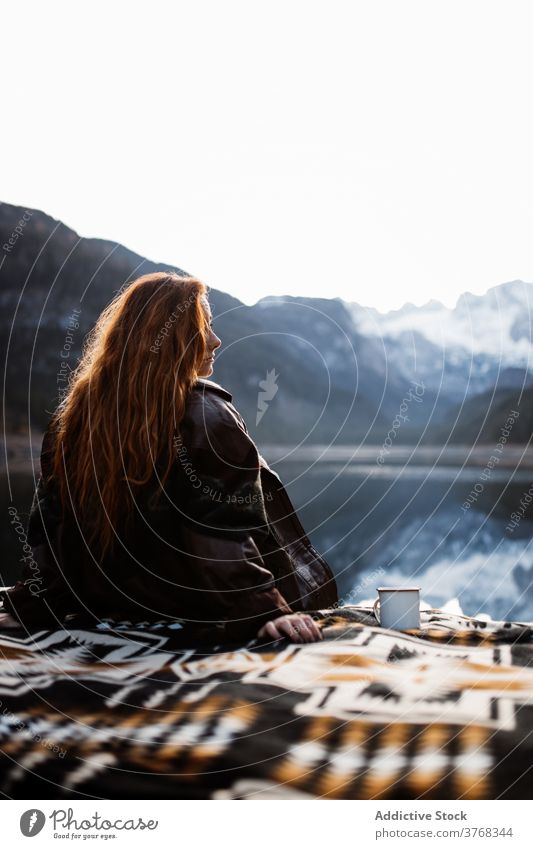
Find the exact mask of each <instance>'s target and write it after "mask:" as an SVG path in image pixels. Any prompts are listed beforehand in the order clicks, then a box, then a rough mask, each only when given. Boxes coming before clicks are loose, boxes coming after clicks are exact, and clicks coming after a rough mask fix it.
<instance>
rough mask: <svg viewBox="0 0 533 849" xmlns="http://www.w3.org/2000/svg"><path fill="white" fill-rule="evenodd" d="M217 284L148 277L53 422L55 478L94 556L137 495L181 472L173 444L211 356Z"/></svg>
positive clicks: (117, 305) (98, 344)
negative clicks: (210, 313) (175, 467)
mask: <svg viewBox="0 0 533 849" xmlns="http://www.w3.org/2000/svg"><path fill="white" fill-rule="evenodd" d="M207 293H208V287H207V286H206V285H205V284H204V283H202V282H201V281H200V280H197V279H196V278H194V277H181V276H179V275H178V274H176V273H174V272H169V273H166V272H159V273H155V274H146V275H144V276H143V277H139V278H138V279H137V280H135V281H134V282H133V283H131V284H130V285H129V286H128V287H127V288H126V289H125V290H124V291H121V292H119V294H118V295H117V296H116V297H115V298H114V299H113V300H112V301H111V303H110V304H109V305H108V306H107V307H106V308H105V309H104V310H103V312H102V313H101V315H100V317H99V318H98V321H97V322H96V325H95V327H94V328H93V330H92V331H91V332H90V333H89V335H88V336H87V338H86V340H85V344H84V347H83V352H82V357H81V360H80V362H79V364H78V366H77V368H76V369H75V370H74V371H73V373H72V375H71V378H70V381H69V386H68V390H67V392H66V394H65V396H64V398H63V399H62V401H61V403H60V404H59V406H58V407H57V409H56V411H55V413H54V415H53V417H52V421H51V426H52V429H53V431H54V432H55V445H54V449H53V456H52V475H53V478H54V480H55V482H56V484H57V487H58V492H59V497H60V500H61V506H62V509H63V511H64V512H66V511H70V512H71V513H73V514H74V516H75V520H76V521H77V522H78V525H79V527H80V529H81V530H82V532H83V534H84V537H85V539H86V541H87V542H89V543H90V545H91V548H92V550H93V552H94V553H96V554H97V555H99V556H100V557H103V556H104V555H105V554H106V553H109V552H110V551H112V549H113V547H114V544H115V542H116V539H117V537H118V538H120V536H121V532H122V531H123V530H124V529H125V528H127V527H128V526H129V523H130V522H131V519H132V516H133V513H134V511H135V509H136V507H135V493H136V492H137V491H138V489H139V488H141V487H143V486H144V485H146V484H147V483H148V482H149V481H150V480H151V479H152V478H153V476H154V474H157V476H158V479H159V485H160V491H162V488H163V486H164V483H165V481H166V480H167V477H168V475H169V473H170V470H171V468H172V463H173V461H174V460H173V458H174V452H173V438H174V435H175V431H176V429H177V428H178V427H179V423H180V421H181V419H182V417H183V414H184V411H185V405H186V401H187V396H188V394H189V392H190V390H191V388H192V386H193V384H194V383H195V382H196V380H197V378H198V376H199V374H198V372H199V370H201V364H202V362H203V360H204V359H205V357H206V355H207V344H206V343H207V339H208V337H209V326H208V319H207V317H206V314H205V312H204V308H203V306H202V303H201V299H202V298H203V297H205V296H207Z"/></svg>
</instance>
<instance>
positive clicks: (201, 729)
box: [0, 606, 533, 799]
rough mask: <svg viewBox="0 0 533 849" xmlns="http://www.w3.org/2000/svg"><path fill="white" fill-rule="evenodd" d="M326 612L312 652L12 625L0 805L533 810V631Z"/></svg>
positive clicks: (154, 634) (175, 634)
mask: <svg viewBox="0 0 533 849" xmlns="http://www.w3.org/2000/svg"><path fill="white" fill-rule="evenodd" d="M319 615H320V617H321V622H320V624H321V625H322V627H323V629H324V637H325V639H324V640H323V641H321V642H319V643H312V644H306V645H298V644H294V643H289V642H288V641H285V640H279V641H277V642H275V643H272V642H268V641H265V640H263V641H260V640H254V641H252V642H250V643H248V644H247V645H246V646H244V647H243V646H235V645H209V644H207V643H205V641H204V642H202V639H201V638H199V636H198V634H196V635H195V634H193V633H191V631H190V630H188V627H187V626H185V627H184V626H183V625H181V624H180V623H179V622H172V621H169V620H164V621H157V622H139V623H131V622H118V621H111V620H104V621H103V622H100V623H98V624H96V623H90V622H85V623H84V622H83V621H80V620H78V619H77V618H74V619H72V620H71V621H69V622H68V625H67V626H65V627H64V628H63V629H62V630H55V631H37V632H34V633H32V634H31V635H30V634H27V633H25V632H23V631H22V630H17V629H7V628H3V629H0V790H1V791H2V794H3V796H4V797H7V798H15V799H28V798H40V799H58V798H71V799H74V798H97V799H111V798H124V799H137V798H138V799H150V798H163V799H184V798H241V799H257V798H287V799H289V798H295V799H296V798H316V797H321V798H334V799H386V798H389V799H431V798H435V799H487V798H488V799H494V798H508V799H511V798H515V799H525V798H531V794H532V789H533V670H532V668H531V666H532V664H533V624H531V623H530V624H528V623H523V624H522V623H509V622H485V621H481V620H475V619H470V618H468V617H462V616H451V615H446V614H444V613H443V612H439V611H426V612H423V613H422V625H421V628H420V630H417V631H411V632H404V633H399V632H394V631H388V630H385V629H382V628H379V627H377V626H376V622H375V620H374V617H373V615H372V613H371V611H370V609H369V608H366V607H356V606H350V607H344V608H341V609H338V610H335V611H333V610H332V611H320V612H319ZM204 639H205V638H204Z"/></svg>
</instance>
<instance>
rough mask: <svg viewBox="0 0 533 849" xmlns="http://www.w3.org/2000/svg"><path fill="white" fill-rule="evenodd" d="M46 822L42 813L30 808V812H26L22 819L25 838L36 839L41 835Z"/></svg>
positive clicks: (21, 827) (21, 826)
mask: <svg viewBox="0 0 533 849" xmlns="http://www.w3.org/2000/svg"><path fill="white" fill-rule="evenodd" d="M45 822H46V817H45V815H44V814H43V812H42V811H39V810H38V809H37V808H30V810H29V811H24V813H23V814H22V816H21V818H20V830H21V832H22V833H23V835H24V837H35V835H36V834H39V832H40V831H41V829H42V827H43V825H44V824H45Z"/></svg>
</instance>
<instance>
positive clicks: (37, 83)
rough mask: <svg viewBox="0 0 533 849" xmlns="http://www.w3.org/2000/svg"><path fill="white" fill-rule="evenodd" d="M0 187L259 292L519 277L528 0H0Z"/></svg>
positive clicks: (484, 283)
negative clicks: (11, 2)
mask: <svg viewBox="0 0 533 849" xmlns="http://www.w3.org/2000/svg"><path fill="white" fill-rule="evenodd" d="M2 30H3V33H2V41H1V48H0V66H1V73H2V82H3V86H2V88H3V103H2V107H3V108H2V118H3V129H2V133H1V134H0V151H1V156H2V163H3V168H2V172H3V173H2V184H1V187H0V199H1V200H3V201H6V202H9V203H15V204H20V205H23V206H29V207H37V208H40V209H43V210H44V211H46V212H48V213H49V214H51V215H53V216H54V217H55V218H60V219H62V220H63V221H64V222H65V223H66V224H68V225H69V226H71V227H73V228H74V229H75V230H77V231H78V233H80V235H84V236H100V237H103V238H108V239H111V240H114V241H119V242H122V243H123V244H125V245H126V246H127V247H129V248H131V249H133V250H135V251H137V252H138V253H140V254H143V255H145V256H147V257H148V258H150V259H153V260H157V261H161V262H165V263H169V264H175V265H178V266H180V267H181V268H184V269H185V270H186V271H189V272H191V273H194V274H197V275H198V276H200V277H201V278H202V279H204V280H205V281H206V282H207V283H208V284H209V285H210V286H212V287H214V288H218V289H223V290H225V291H227V292H230V293H232V294H234V295H236V296H237V297H239V298H241V299H242V300H243V301H244V302H245V303H254V302H255V301H256V300H258V299H259V298H260V297H263V296H265V295H269V294H291V295H299V294H302V295H311V296H322V297H335V296H337V295H339V296H341V297H343V298H345V299H347V300H354V301H358V302H359V303H362V304H364V305H370V306H375V307H377V308H378V309H381V310H386V309H390V308H395V307H398V306H401V305H402V304H403V303H404V302H405V301H412V302H414V303H417V304H422V303H424V302H425V301H427V300H428V299H429V298H438V299H439V300H442V301H443V302H444V303H446V304H447V305H449V306H451V305H453V304H454V303H455V300H456V298H457V296H458V295H459V294H460V293H461V292H463V291H465V290H470V291H472V292H476V293H482V292H484V291H485V290H486V289H487V288H488V287H489V286H493V285H496V284H498V283H502V282H505V281H507V280H513V279H517V278H520V279H523V280H528V281H533V240H532V234H533V153H532V151H533V118H532V113H533V110H532V108H531V92H532V90H533V86H532V83H533V64H532V54H531V44H532V39H533V6H532V4H531V3H530V2H528V0H526V2H514V1H513V0H507V2H505V3H502V2H491V0H480V2H474V1H473V0H459V2H457V1H456V0H445V2H428V0H422V2H411V0H401V2H398V0H393V2H384V1H383V0H369V2H357V0H351V2H335V0H323V1H322V2H310V0H307V2H295V0H282V2H278V0H268V2H266V0H265V2H251V0H243V2H235V0H224V2H215V0H210V2H202V0H194V2H190V0H188V2H168V3H164V2H159V0H151V2H150V3H145V2H143V3H140V2H139V3H136V2H131V0H130V2H123V3H121V2H114V3H110V2H109V0H106V2H101V0H100V2H98V1H97V2H95V0H92V2H91V3H84V4H79V3H72V2H53V0H48V2H46V3H42V2H41V0H38V1H37V2H34V0H24V2H23V3H21V4H19V5H17V6H16V7H15V6H11V7H9V8H6V9H4V12H3V16H2Z"/></svg>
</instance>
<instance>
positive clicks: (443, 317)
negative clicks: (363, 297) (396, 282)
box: [350, 280, 533, 368]
mask: <svg viewBox="0 0 533 849" xmlns="http://www.w3.org/2000/svg"><path fill="white" fill-rule="evenodd" d="M350 308H351V310H352V314H353V316H354V320H355V322H356V325H357V327H358V330H359V332H360V333H365V334H367V335H370V336H376V335H379V336H382V337H387V338H398V337H405V334H412V333H419V334H420V335H421V336H422V337H423V338H425V339H426V340H427V341H428V342H430V343H431V344H432V345H434V346H435V347H436V348H440V349H442V350H450V351H452V352H453V353H454V355H455V356H456V357H465V358H472V359H475V358H476V357H483V358H484V359H485V360H491V361H497V362H498V363H500V364H501V366H502V367H507V366H527V367H528V368H531V367H533V351H532V341H533V326H532V321H533V319H532V316H533V283H525V282H524V281H523V280H513V281H511V282H510V283H502V284H500V285H499V286H493V287H491V288H490V289H488V290H487V292H486V293H485V294H484V295H473V294H472V293H471V292H465V293H464V294H462V295H461V296H460V297H459V298H458V300H457V303H456V305H455V307H453V308H451V309H450V308H448V307H445V306H444V304H441V303H440V302H439V301H435V300H431V301H428V303H427V304H425V305H424V306H421V307H416V306H414V305H413V304H405V305H404V306H403V307H402V308H401V309H399V310H391V311H390V312H387V313H380V312H378V311H377V310H376V309H373V308H365V307H361V306H360V305H359V304H350Z"/></svg>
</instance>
